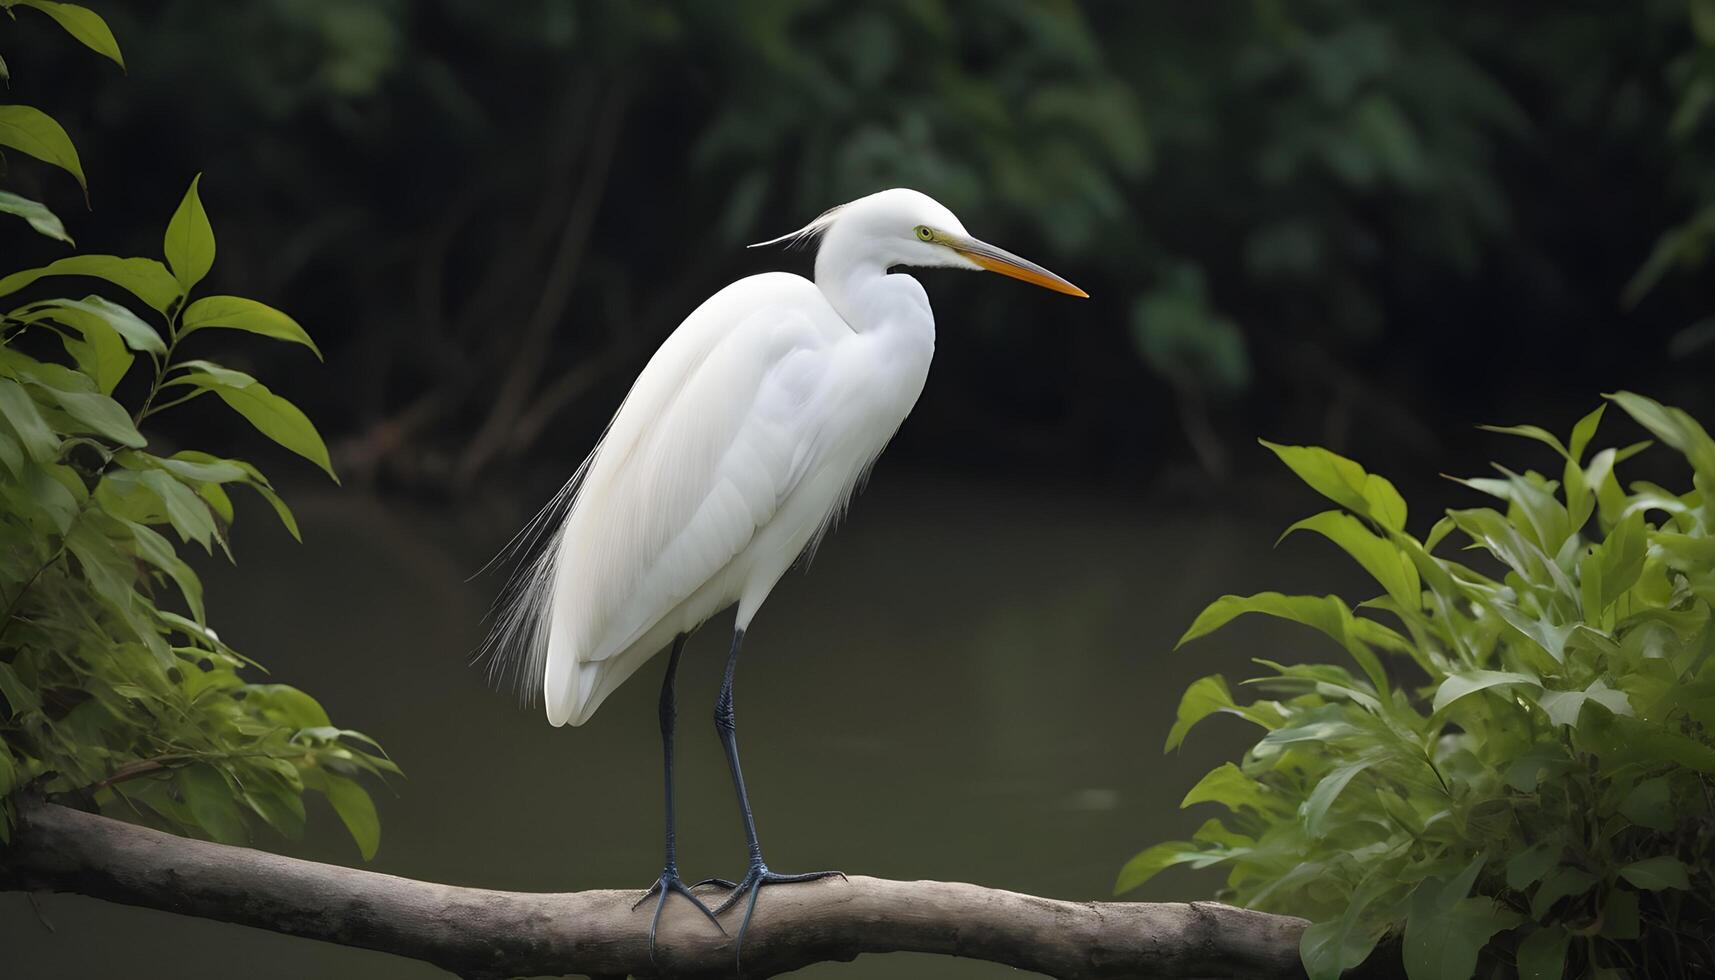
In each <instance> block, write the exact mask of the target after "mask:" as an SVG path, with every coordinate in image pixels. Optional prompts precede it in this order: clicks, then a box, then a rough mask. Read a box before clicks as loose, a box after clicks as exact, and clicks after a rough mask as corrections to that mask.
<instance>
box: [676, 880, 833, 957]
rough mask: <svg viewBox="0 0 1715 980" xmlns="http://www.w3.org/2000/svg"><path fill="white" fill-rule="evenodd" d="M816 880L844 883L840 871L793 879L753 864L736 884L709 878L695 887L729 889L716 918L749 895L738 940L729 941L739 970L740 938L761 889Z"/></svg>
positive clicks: (741, 955) (740, 924)
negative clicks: (833, 880) (834, 880)
mask: <svg viewBox="0 0 1715 980" xmlns="http://www.w3.org/2000/svg"><path fill="white" fill-rule="evenodd" d="M819 878H839V879H840V880H841V881H844V880H846V873H845V872H844V871H810V872H807V873H805V874H797V875H782V874H775V873H774V872H772V871H770V870H768V865H766V864H763V863H762V861H761V860H757V861H756V862H755V863H753V864H752V865H751V866H750V870H749V871H747V872H745V875H744V880H743V881H740V882H738V883H737V884H734V883H733V882H730V881H727V880H726V879H725V878H709V879H706V880H704V881H699V882H697V884H699V885H720V886H722V887H725V888H731V889H732V894H731V895H728V896H727V899H726V901H724V902H722V903H721V904H720V905H719V906H717V907H716V908H715V914H716V915H720V914H721V913H723V912H725V911H726V910H727V909H730V908H732V907H733V906H734V905H737V904H738V903H739V900H740V899H742V898H744V897H745V895H746V894H747V893H748V894H749V895H750V901H748V902H746V903H745V907H744V921H742V922H740V923H739V926H738V938H737V939H736V940H734V941H733V960H734V962H735V963H736V965H738V966H739V967H741V968H742V967H743V965H744V963H743V957H744V936H745V934H746V933H748V932H749V931H750V918H751V916H753V915H755V914H756V896H757V895H758V894H759V893H761V891H762V886H763V885H790V884H792V883H794V882H799V881H815V880H817V879H819Z"/></svg>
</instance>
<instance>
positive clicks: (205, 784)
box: [0, 0, 397, 857]
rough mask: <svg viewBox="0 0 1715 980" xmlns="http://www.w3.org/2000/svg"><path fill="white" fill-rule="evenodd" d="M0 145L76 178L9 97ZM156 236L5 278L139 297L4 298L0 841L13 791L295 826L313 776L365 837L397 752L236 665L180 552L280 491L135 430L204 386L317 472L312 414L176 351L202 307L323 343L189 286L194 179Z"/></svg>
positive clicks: (207, 819)
mask: <svg viewBox="0 0 1715 980" xmlns="http://www.w3.org/2000/svg"><path fill="white" fill-rule="evenodd" d="M14 6H16V7H37V8H39V9H41V10H42V11H44V12H45V13H47V14H48V15H49V16H51V17H53V18H54V19H55V20H56V21H57V22H59V23H60V24H61V25H62V26H64V27H65V28H66V29H67V30H68V31H70V32H71V33H72V35H73V36H74V37H77V38H78V39H79V40H81V41H83V42H84V43H85V44H86V45H88V46H89V47H90V48H92V49H94V50H96V51H98V52H100V53H102V54H105V55H107V56H108V57H110V58H112V59H113V60H114V61H115V62H119V63H121V64H123V62H122V60H121V56H120V53H119V47H118V44H117V42H115V41H114V39H113V36H112V34H111V32H110V31H108V29H107V26H106V24H105V23H104V22H103V21H102V20H101V18H100V17H99V16H97V15H96V14H94V13H92V12H91V11H89V10H86V9H84V8H82V7H77V6H73V5H71V4H63V3H45V2H44V3H35V2H32V0H17V2H16V3H15V4H12V3H6V2H0V7H6V8H7V9H8V10H10V8H12V7H14ZM0 145H4V146H6V147H9V148H11V149H14V150H18V151H21V152H23V153H25V154H28V155H31V156H35V157H38V158H40V159H42V160H45V161H47V162H49V163H53V164H56V165H58V166H60V167H61V168H62V169H65V170H66V171H67V172H69V173H71V174H72V175H73V176H74V177H75V178H77V180H78V183H79V184H80V185H81V184H82V183H83V180H84V177H83V171H82V167H81V164H80V163H79V161H78V158H77V151H76V149H75V148H74V147H73V145H72V143H71V141H70V138H69V137H68V136H67V135H66V133H65V131H64V130H63V129H61V128H60V126H59V125H58V124H57V123H55V122H54V121H53V119H52V118H51V117H49V116H48V115H46V114H45V113H42V112H40V111H39V110H36V109H32V108H28V107H24V106H0ZM0 211H8V212H12V213H16V214H18V215H20V216H21V217H23V218H25V219H26V220H27V221H28V222H29V224H30V226H31V227H33V228H35V229H36V230H37V231H39V232H41V233H43V234H46V235H49V236H50V237H53V238H57V239H60V240H62V241H65V242H68V243H69V242H70V241H71V239H70V236H69V235H67V234H66V231H65V227H64V225H63V223H62V222H61V221H60V220H59V219H58V218H57V217H55V216H54V215H53V213H52V212H51V211H49V210H48V208H47V207H46V206H44V205H42V204H39V203H37V202H34V201H29V200H27V199H25V198H22V197H19V196H17V195H11V194H0ZM15 227H16V228H17V229H19V230H21V229H22V227H23V226H22V225H18V226H15ZM8 230H12V229H8ZM164 255H165V258H166V262H165V263H164V264H163V263H162V262H159V261H156V260H155V259H148V258H119V257H116V256H112V255H71V256H68V257H66V258H61V259H59V260H57V261H54V262H51V263H49V264H48V265H46V266H43V267H41V268H36V269H26V270H23V271H19V272H14V273H12V274H11V275H7V276H4V277H3V278H0V297H6V296H11V295H12V294H14V293H16V292H18V291H19V290H23V289H25V288H27V287H31V286H33V285H34V284H35V283H37V282H38V281H40V280H54V281H57V280H59V279H60V278H63V277H82V278H85V279H94V280H96V281H98V282H100V283H101V284H102V285H103V286H104V287H107V288H108V289H109V291H111V287H117V289H118V290H119V291H120V293H117V294H116V295H123V294H127V293H128V294H130V296H132V297H134V298H135V299H136V300H137V301H139V302H140V303H141V306H139V307H136V308H133V306H128V305H125V304H122V303H119V302H115V301H114V300H113V299H111V298H110V297H104V296H101V295H87V296H84V297H83V298H81V299H72V298H47V299H40V300H36V301H34V302H29V303H25V304H24V305H22V306H19V307H17V308H16V309H13V310H11V311H10V312H8V313H6V314H4V317H3V318H0V501H3V506H0V843H4V842H5V841H6V840H7V838H8V836H9V831H10V825H11V820H12V817H13V810H12V803H13V798H15V796H16V794H18V793H20V792H24V791H30V792H34V793H37V794H41V795H46V796H49V797H59V798H64V799H68V800H70V801H73V802H78V803H83V804H93V805H95V806H97V807H99V808H100V809H101V810H103V811H105V812H107V813H109V814H111V815H115V816H129V817H132V818H140V819H144V820H147V821H149V822H153V823H158V824H161V825H164V826H167V827H169V828H172V829H175V830H179V831H183V832H189V833H195V834H200V835H203V836H207V837H210V838H213V839H215V840H219V841H224V842H227V843H241V842H244V841H246V840H247V839H248V838H249V834H250V827H251V825H253V824H255V823H257V822H260V823H265V824H267V825H269V826H272V827H274V828H275V829H277V830H279V831H280V832H282V833H284V834H286V835H288V836H296V835H298V834H299V833H301V831H302V829H303V826H304V804H303V799H302V797H303V793H304V791H305V790H306V789H313V790H318V791H320V792H322V793H324V794H326V796H327V798H328V800H329V801H330V802H331V803H332V804H333V806H334V809H335V810H336V811H337V812H338V813H339V815H340V817H341V818H342V819H343V820H344V822H345V824H346V826H347V827H348V828H349V829H350V831H351V833H352V836H353V838H354V839H355V840H356V841H357V844H358V847H359V849H360V850H361V851H362V852H363V854H364V856H365V857H368V856H370V855H372V854H373V853H374V851H375V847H376V845H377V842H378V840H379V833H380V831H379V826H378V823H377V821H376V815H375V808H374V804H373V803H372V802H371V800H370V798H369V795H368V793H367V791H365V790H364V789H363V787H362V786H360V785H359V784H358V783H357V782H355V781H354V780H353V777H354V776H357V775H360V774H363V773H372V774H378V773H385V772H396V771H397V770H396V769H395V768H394V766H393V764H392V763H391V762H389V761H388V760H387V758H386V757H385V755H383V754H382V753H381V750H380V748H379V747H378V746H376V745H375V743H374V742H372V741H370V740H369V739H367V738H366V737H364V736H362V735H360V734H359V733H357V732H352V731H346V730H342V729H339V728H335V727H333V725H332V724H331V723H330V722H329V720H328V717H327V714H326V713H325V712H324V711H323V710H322V708H321V706H320V705H318V704H317V703H316V701H315V700H314V699H313V698H311V697H310V696H309V695H307V694H305V693H303V692H302V691H299V690H297V689H295V688H292V687H288V686H286V685H284V684H262V683H254V682H251V681H249V680H247V679H245V678H244V677H242V676H241V674H240V672H241V671H242V670H244V669H245V668H255V667H256V665H255V664H253V663H252V662H251V661H249V660H248V659H246V658H245V657H243V656H242V655H241V654H239V653H238V652H237V651H236V650H234V649H232V647H230V646H229V645H228V644H226V643H225V642H224V641H223V640H221V638H220V637H219V636H218V635H217V634H216V633H215V631H214V630H212V629H210V628H209V627H208V624H207V617H206V614H205V612H204V609H203V598H202V584H201V582H200V581H199V580H198V578H197V576H196V574H195V573H194V572H193V571H192V570H191V568H190V567H189V566H188V565H187V564H186V563H185V562H184V561H183V560H182V559H181V558H180V557H179V555H178V552H177V545H178V544H188V543H190V542H195V543H196V544H198V545H200V546H201V547H202V548H203V549H204V551H206V552H209V553H210V554H212V553H213V550H214V548H216V547H219V548H220V549H221V551H222V552H224V553H225V554H226V555H227V557H228V558H230V557H231V551H230V547H229V538H228V533H227V532H228V528H229V527H230V525H231V522H232V520H233V516H234V506H233V500H232V496H231V495H230V494H229V492H228V488H230V487H236V486H242V487H246V488H248V489H249V490H251V491H254V492H255V493H257V494H259V495H260V496H261V497H262V498H263V499H264V500H266V501H267V502H268V504H269V505H270V506H271V507H272V508H273V509H274V511H275V513H276V514H278V515H279V518H280V520H281V521H282V522H283V523H284V524H285V526H286V528H287V529H288V530H289V531H290V532H291V533H292V534H293V535H294V536H296V535H297V533H298V529H297V525H296V523H295V521H294V520H293V517H292V512H291V511H290V510H289V509H287V507H286V505H285V503H284V502H282V501H281V500H280V498H279V497H278V496H277V495H276V494H275V492H274V488H273V486H272V485H271V484H270V483H269V482H268V480H267V478H266V477H264V476H263V475H262V473H261V472H260V471H258V470H257V469H256V468H255V467H254V466H252V465H250V464H249V463H246V462H244V461H242V460H237V459H223V458H221V457H219V456H215V455H211V454H209V453H206V452H200V451H194V450H188V449H185V450H179V451H177V452H173V453H171V454H170V455H160V454H158V453H156V452H152V451H151V449H152V448H153V445H152V443H151V442H150V440H149V439H148V438H147V437H146V436H145V435H144V433H143V431H142V429H141V427H142V426H143V425H144V424H145V423H148V422H150V421H151V420H152V419H153V418H154V417H155V416H156V415H159V414H160V413H161V412H163V411H166V410H167V409H169V408H172V407H174V406H179V405H185V404H187V403H189V402H192V401H196V400H198V399H201V398H202V397H203V396H204V395H208V394H213V395H214V396H215V399H214V400H217V401H220V402H224V403H225V404H226V405H228V406H230V407H231V408H232V409H233V410H235V411H236V412H238V414H239V415H241V416H243V417H244V418H245V419H247V420H249V421H250V423H251V424H253V425H254V426H255V427H256V428H257V429H258V430H259V431H260V432H262V434H263V435H266V436H268V437H269V438H270V439H273V440H274V441H275V442H277V443H279V444H280V445H282V446H285V447H286V448H287V449H290V450H292V451H294V452H296V453H298V454H299V455H301V456H304V457H306V458H308V459H310V460H312V461H314V462H315V463H317V464H318V465H319V466H321V467H322V468H323V469H324V470H327V472H328V474H329V475H330V476H331V475H332V474H333V471H332V469H331V468H330V466H329V462H328V454H327V449H326V447H325V446H324V445H323V443H322V440H321V437H320V436H319V435H318V434H317V433H316V430H315V427H314V426H313V425H311V423H310V421H309V419H307V418H305V417H304V415H303V413H302V412H300V411H298V410H297V409H296V408H295V407H293V406H292V404H291V403H290V402H288V401H286V400H285V399H283V398H281V397H280V396H278V395H276V394H274V393H273V392H271V391H269V390H268V389H267V387H265V386H264V385H263V384H262V383H261V382H259V381H257V380H256V379H255V378H253V377H251V376H249V375H248V374H245V373H243V372H241V371H235V370H232V369H230V368H226V367H222V366H221V365H219V364H217V363H215V362H213V361H210V360H207V359H196V358H187V357H186V356H185V354H186V349H187V348H193V347H196V346H197V345H198V344H200V343H201V342H202V341H203V340H205V339H207V338H208V337H209V336H210V335H209V334H206V333H204V331H214V330H240V331H245V332H248V333H252V334H259V335H262V336H266V337H271V338H275V339H278V340H284V341H288V342H293V343H297V344H301V345H304V346H306V347H309V348H310V349H311V350H314V349H315V345H314V344H313V343H312V342H311V340H310V338H309V335H308V334H306V333H305V332H304V330H303V328H302V327H300V326H299V325H298V324H297V323H296V322H295V321H294V320H292V318H291V317H289V316H287V315H286V314H284V313H281V312H280V311H279V310H275V309H273V308H271V307H268V306H265V305H263V304H261V303H258V302H256V301H254V300H249V299H244V298H242V297H238V296H215V295H209V296H196V298H194V299H193V298H192V297H193V295H195V293H196V290H197V287H198V285H199V283H200V282H201V281H202V279H203V277H204V276H205V275H207V273H208V271H209V269H210V267H211V266H212V265H213V262H214V257H215V239H214V231H213V228H212V227H211V226H210V224H209V220H208V215H207V213H206V212H205V211H204V210H203V205H202V201H201V198H200V197H199V195H198V191H197V181H192V183H191V187H190V190H189V191H188V192H187V193H186V194H185V196H184V200H183V203H181V204H180V205H179V208H178V211H177V212H176V213H175V214H174V215H173V216H172V220H171V221H170V222H169V223H168V225H167V230H166V236H165V242H164ZM136 309H142V310H145V312H144V313H143V315H139V314H138V313H137V312H136ZM151 321H152V322H151ZM139 361H141V370H133V369H134V368H137V367H138V364H139ZM128 382H129V384H128ZM121 387H126V388H129V389H133V390H135V392H136V397H135V399H134V400H133V401H132V404H134V405H135V406H136V407H135V408H134V409H130V410H128V409H127V408H126V407H125V406H124V405H123V404H121V402H120V401H119V400H118V399H117V398H116V397H115V393H116V391H117V390H118V389H120V388H121ZM199 404H201V405H208V404H212V400H203V401H200V402H199ZM157 528H160V529H162V530H157ZM168 529H170V533H173V534H176V535H177V537H178V539H179V541H178V543H177V544H175V543H174V542H173V541H172V540H170V539H169V538H168V537H167V535H166V533H163V532H164V531H167V530H168Z"/></svg>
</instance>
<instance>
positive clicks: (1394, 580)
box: [1276, 510, 1423, 609]
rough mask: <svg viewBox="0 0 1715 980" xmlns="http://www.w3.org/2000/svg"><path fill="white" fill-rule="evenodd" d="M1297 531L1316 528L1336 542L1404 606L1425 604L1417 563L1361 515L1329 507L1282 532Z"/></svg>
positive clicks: (1413, 607)
mask: <svg viewBox="0 0 1715 980" xmlns="http://www.w3.org/2000/svg"><path fill="white" fill-rule="evenodd" d="M1294 531H1314V532H1316V533H1317V534H1320V535H1322V536H1323V537H1325V538H1327V539H1328V540H1329V541H1332V542H1334V543H1335V544H1336V545H1338V546H1339V547H1340V549H1341V550H1342V551H1344V552H1345V553H1346V554H1348V555H1350V556H1351V557H1352V558H1353V560H1355V561H1356V562H1357V563H1358V564H1359V565H1362V566H1363V568H1364V571H1366V572H1369V573H1370V576H1371V577H1372V578H1374V579H1375V580H1376V581H1377V582H1378V583H1380V584H1381V587H1382V588H1383V589H1386V590H1387V594H1388V595H1389V596H1391V597H1392V598H1393V600H1394V601H1395V602H1397V603H1399V604H1400V605H1401V606H1402V607H1404V608H1406V609H1417V608H1419V607H1420V606H1421V605H1422V603H1423V595H1422V591H1421V585H1420V584H1419V580H1418V577H1417V566H1415V565H1413V564H1412V563H1411V558H1410V557H1408V556H1407V555H1406V554H1405V553H1404V552H1402V551H1400V550H1399V548H1397V547H1395V546H1394V545H1393V543H1392V542H1391V541H1389V540H1387V539H1386V538H1382V537H1378V536H1377V535H1376V534H1374V533H1373V532H1371V531H1370V529H1369V528H1367V527H1365V526H1364V523H1363V522H1362V521H1360V520H1358V519H1357V518H1355V517H1353V516H1351V515H1349V514H1342V513H1340V512H1339V511H1337V510H1326V511H1323V512H1322V513H1320V514H1316V515H1314V516H1312V517H1306V518H1305V519H1303V520H1301V521H1299V522H1298V523H1296V524H1294V525H1292V526H1291V527H1289V528H1287V529H1286V531H1285V533H1283V534H1282V535H1281V536H1280V537H1281V540H1285V538H1286V536H1287V535H1288V534H1291V533H1292V532H1294ZM1276 543H1277V544H1278V543H1279V542H1276Z"/></svg>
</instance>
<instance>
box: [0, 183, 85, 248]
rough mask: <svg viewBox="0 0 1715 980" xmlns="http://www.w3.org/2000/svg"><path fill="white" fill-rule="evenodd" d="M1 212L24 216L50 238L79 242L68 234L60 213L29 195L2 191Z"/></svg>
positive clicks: (69, 243) (71, 242)
mask: <svg viewBox="0 0 1715 980" xmlns="http://www.w3.org/2000/svg"><path fill="white" fill-rule="evenodd" d="M0 212H3V213H5V214H15V215H17V216H18V217H20V218H23V219H24V220H25V221H28V222H29V223H30V227H31V228H34V229H36V230H37V231H39V232H41V233H42V234H44V235H46V236H48V237H49V238H57V239H59V240H60V241H62V242H65V243H66V244H67V245H75V244H77V243H76V242H73V241H72V240H71V236H70V235H68V234H66V226H65V223H64V222H62V221H60V219H59V216H58V215H56V214H54V213H53V212H52V211H49V210H48V207H47V205H45V204H40V203H38V202H36V201H32V200H30V199H29V198H27V197H19V196H18V195H16V194H13V193H11V192H9V191H0Z"/></svg>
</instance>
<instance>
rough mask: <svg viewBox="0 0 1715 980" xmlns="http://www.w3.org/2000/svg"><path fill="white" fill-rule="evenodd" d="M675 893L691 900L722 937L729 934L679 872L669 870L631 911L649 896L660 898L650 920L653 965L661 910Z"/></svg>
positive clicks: (662, 874) (651, 959) (663, 873)
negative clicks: (692, 892)
mask: <svg viewBox="0 0 1715 980" xmlns="http://www.w3.org/2000/svg"><path fill="white" fill-rule="evenodd" d="M673 893H677V894H680V895H683V896H685V897H686V898H687V899H689V900H690V902H691V904H692V905H695V906H696V907H697V911H699V912H701V913H703V915H704V916H706V917H707V918H708V920H709V921H710V922H713V923H714V924H715V928H716V929H719V930H720V931H721V935H723V936H724V935H726V934H727V932H726V927H725V926H723V925H721V923H720V920H719V919H717V918H715V914H714V913H713V912H711V911H709V907H708V906H707V905H704V904H703V900H702V899H700V898H698V897H697V896H695V895H693V894H691V890H690V889H689V888H687V887H685V882H684V881H683V879H681V878H680V877H679V872H677V871H675V870H673V869H671V868H669V869H667V870H665V871H663V872H661V877H659V878H657V879H655V884H653V885H650V886H649V890H648V891H646V892H644V893H643V895H642V897H641V898H639V899H638V900H637V901H635V902H633V903H631V910H632V911H634V912H635V911H637V907H638V906H640V905H642V904H643V903H644V902H647V901H648V900H649V896H651V895H659V896H660V897H658V898H657V899H656V900H655V914H654V915H652V916H650V918H649V962H650V964H651V965H653V964H654V963H655V930H656V928H657V927H658V926H659V925H660V924H661V910H662V909H663V908H665V907H666V905H667V896H668V895H669V894H673Z"/></svg>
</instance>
